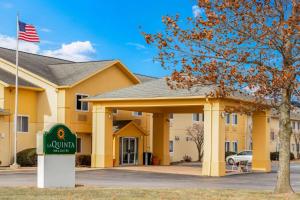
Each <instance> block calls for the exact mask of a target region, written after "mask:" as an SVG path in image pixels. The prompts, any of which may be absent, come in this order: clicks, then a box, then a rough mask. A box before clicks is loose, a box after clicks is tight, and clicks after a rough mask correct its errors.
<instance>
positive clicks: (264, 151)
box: [252, 111, 271, 172]
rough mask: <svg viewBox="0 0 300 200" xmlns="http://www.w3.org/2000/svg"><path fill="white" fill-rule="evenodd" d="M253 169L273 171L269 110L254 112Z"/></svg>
mask: <svg viewBox="0 0 300 200" xmlns="http://www.w3.org/2000/svg"><path fill="white" fill-rule="evenodd" d="M252 121H253V128H252V145H253V158H252V170H253V171H264V172H270V171H271V161H270V148H269V146H270V115H269V111H265V112H263V111H261V112H254V113H253V116H252Z"/></svg>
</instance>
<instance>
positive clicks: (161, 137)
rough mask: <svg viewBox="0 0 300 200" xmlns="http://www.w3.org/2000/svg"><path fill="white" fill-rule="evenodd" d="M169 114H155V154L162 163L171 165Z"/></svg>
mask: <svg viewBox="0 0 300 200" xmlns="http://www.w3.org/2000/svg"><path fill="white" fill-rule="evenodd" d="M169 128H170V126H169V115H168V114H167V113H154V114H153V155H154V156H157V157H158V158H159V159H160V165H170V153H169Z"/></svg>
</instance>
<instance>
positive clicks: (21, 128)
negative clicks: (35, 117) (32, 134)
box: [17, 116, 29, 133]
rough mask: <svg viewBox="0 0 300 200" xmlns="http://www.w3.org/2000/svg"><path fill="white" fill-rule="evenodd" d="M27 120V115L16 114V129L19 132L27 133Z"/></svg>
mask: <svg viewBox="0 0 300 200" xmlns="http://www.w3.org/2000/svg"><path fill="white" fill-rule="evenodd" d="M28 126H29V120H28V116H18V119H17V130H18V132H21V133H28Z"/></svg>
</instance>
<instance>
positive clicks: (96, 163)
mask: <svg viewBox="0 0 300 200" xmlns="http://www.w3.org/2000/svg"><path fill="white" fill-rule="evenodd" d="M112 128H113V117H112V113H111V109H109V108H106V107H104V106H100V105H97V104H95V105H94V106H93V135H92V158H91V159H92V160H91V162H92V163H91V166H92V167H112V166H113V132H112Z"/></svg>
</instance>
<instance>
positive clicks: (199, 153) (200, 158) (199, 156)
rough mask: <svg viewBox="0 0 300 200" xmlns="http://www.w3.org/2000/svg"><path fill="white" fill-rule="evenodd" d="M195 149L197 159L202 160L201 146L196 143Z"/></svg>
mask: <svg viewBox="0 0 300 200" xmlns="http://www.w3.org/2000/svg"><path fill="white" fill-rule="evenodd" d="M197 149H198V161H199V162H201V160H202V156H201V148H200V147H199V145H198V144H197Z"/></svg>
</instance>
